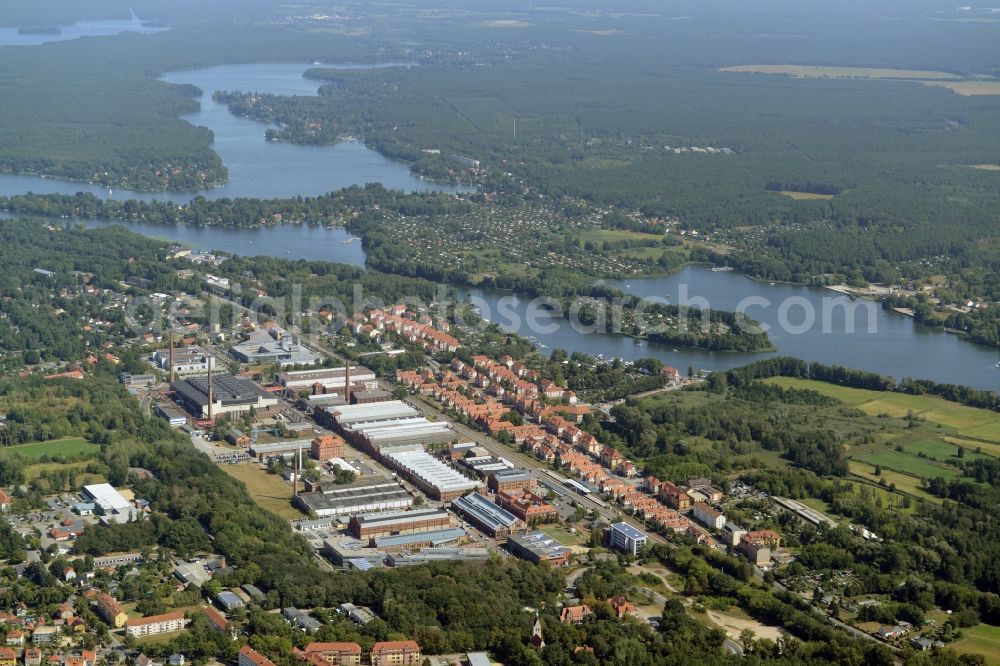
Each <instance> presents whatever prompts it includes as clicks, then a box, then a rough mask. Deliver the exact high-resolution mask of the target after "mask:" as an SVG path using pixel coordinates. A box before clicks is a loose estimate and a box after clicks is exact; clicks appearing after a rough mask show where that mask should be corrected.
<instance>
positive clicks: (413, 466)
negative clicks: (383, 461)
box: [386, 450, 479, 492]
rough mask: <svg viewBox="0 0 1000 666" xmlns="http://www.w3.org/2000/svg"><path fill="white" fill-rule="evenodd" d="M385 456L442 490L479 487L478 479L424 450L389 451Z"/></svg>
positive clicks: (453, 490) (449, 490)
mask: <svg viewBox="0 0 1000 666" xmlns="http://www.w3.org/2000/svg"><path fill="white" fill-rule="evenodd" d="M386 457H387V458H389V459H390V460H392V461H393V462H394V463H395V464H396V465H398V466H399V467H400V468H401V469H405V470H407V471H408V472H410V473H411V474H413V475H414V476H416V477H419V478H420V479H422V480H423V481H424V482H425V483H426V484H427V485H430V486H434V487H435V488H438V489H439V490H440V491H442V492H455V491H464V490H475V489H476V488H478V487H479V482H478V481H473V480H471V479H469V478H467V477H465V476H463V475H462V474H459V473H458V472H456V471H455V470H453V469H452V468H451V467H448V466H447V465H445V464H444V463H442V462H441V461H440V460H438V459H437V458H435V457H434V456H432V455H430V454H429V453H427V452H426V451H421V450H418V451H391V452H389V453H387V454H386Z"/></svg>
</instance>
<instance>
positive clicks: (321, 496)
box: [295, 479, 413, 518]
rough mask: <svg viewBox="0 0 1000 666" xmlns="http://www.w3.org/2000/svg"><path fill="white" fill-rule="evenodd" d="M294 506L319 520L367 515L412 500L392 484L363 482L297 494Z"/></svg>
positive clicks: (402, 490)
mask: <svg viewBox="0 0 1000 666" xmlns="http://www.w3.org/2000/svg"><path fill="white" fill-rule="evenodd" d="M295 504H296V505H297V506H298V507H299V508H300V509H302V510H303V511H307V512H309V513H311V514H315V515H316V516H318V517H320V518H326V517H328V516H343V515H351V514H356V513H371V512H374V511H388V510H391V509H405V508H407V507H410V506H413V497H411V496H410V494H409V493H408V492H406V489H404V488H403V487H402V486H400V485H399V483H397V482H396V481H390V480H388V479H386V480H383V481H375V482H371V481H367V482H364V483H360V484H355V485H351V486H346V487H345V486H332V487H323V488H321V489H320V490H319V491H316V492H311V493H299V494H298V495H296V496H295Z"/></svg>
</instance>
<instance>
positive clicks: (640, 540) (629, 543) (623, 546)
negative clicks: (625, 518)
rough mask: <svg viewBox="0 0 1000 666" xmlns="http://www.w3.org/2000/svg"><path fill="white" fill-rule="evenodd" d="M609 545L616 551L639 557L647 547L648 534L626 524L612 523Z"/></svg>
mask: <svg viewBox="0 0 1000 666" xmlns="http://www.w3.org/2000/svg"><path fill="white" fill-rule="evenodd" d="M608 543H609V545H610V546H611V547H612V548H614V549H615V550H621V551H624V552H626V553H629V554H631V555H638V554H639V551H640V550H642V549H643V548H645V547H646V533H645V532H643V531H642V530H639V529H636V528H634V527H632V526H631V525H629V524H628V523H625V522H621V523H612V525H611V529H610V531H609V533H608Z"/></svg>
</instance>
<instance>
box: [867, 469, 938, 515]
mask: <svg viewBox="0 0 1000 666" xmlns="http://www.w3.org/2000/svg"><path fill="white" fill-rule="evenodd" d="M848 469H849V470H850V472H851V474H855V475H857V476H859V477H861V478H863V479H868V480H869V481H874V482H875V483H878V481H879V479H880V478H881V479H882V480H884V481H885V482H886V485H888V484H890V483H891V484H894V485H895V486H896V489H897V490H900V491H903V492H905V493H909V494H910V495H913V496H914V497H919V498H921V499H925V500H927V501H928V502H933V503H934V504H940V503H941V499H940V498H938V497H935V496H933V495H931V494H929V493H927V492H925V491H924V490H923V489H922V488H921V487H920V479H918V478H916V477H913V476H910V475H908V474H901V473H900V472H894V471H892V470H890V469H883V470H882V476H881V477H878V476H875V468H874V467H873V466H872V465H869V464H867V463H863V462H860V461H858V460H852V461H850V462H849V463H848ZM876 490H877V491H881V492H885V493H886V494H887V496H888V495H889V494H891V493H890V491H889V490H883V489H881V488H879V489H876Z"/></svg>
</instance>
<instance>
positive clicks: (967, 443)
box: [941, 437, 1000, 458]
mask: <svg viewBox="0 0 1000 666" xmlns="http://www.w3.org/2000/svg"><path fill="white" fill-rule="evenodd" d="M941 439H943V440H944V441H946V442H948V443H949V444H954V445H955V446H961V447H962V448H963V449H966V450H968V451H971V452H973V453H976V452H979V453H983V454H985V455H988V456H993V457H994V458H1000V444H990V443H988V442H983V441H980V440H977V439H963V438H962V437H942V438H941Z"/></svg>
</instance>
